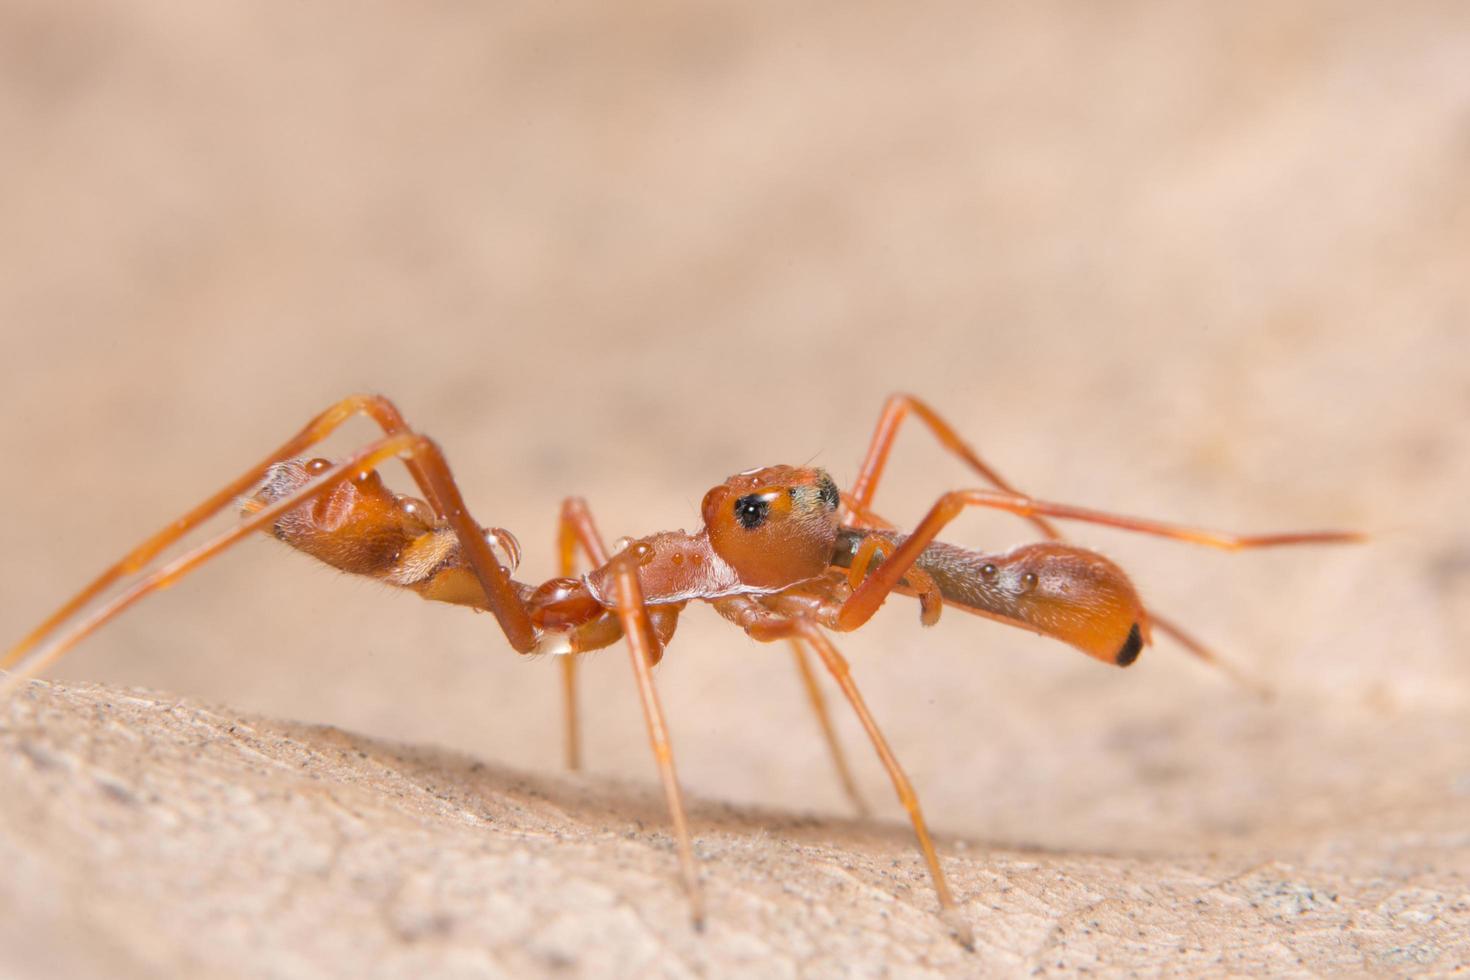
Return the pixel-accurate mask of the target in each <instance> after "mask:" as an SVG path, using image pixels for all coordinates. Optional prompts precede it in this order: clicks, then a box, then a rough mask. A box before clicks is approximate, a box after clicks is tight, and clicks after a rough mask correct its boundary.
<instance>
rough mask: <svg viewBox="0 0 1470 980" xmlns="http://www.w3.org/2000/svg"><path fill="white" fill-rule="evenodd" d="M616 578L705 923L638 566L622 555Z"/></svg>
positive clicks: (685, 870) (682, 862)
mask: <svg viewBox="0 0 1470 980" xmlns="http://www.w3.org/2000/svg"><path fill="white" fill-rule="evenodd" d="M613 571H614V579H613V580H614V583H615V585H616V591H617V597H618V609H617V614H618V619H619V620H620V621H621V622H622V625H623V634H624V636H626V637H627V639H628V654H629V656H630V658H631V659H632V661H633V674H634V677H635V678H636V679H637V682H638V696H639V697H640V698H641V699H642V701H643V720H644V722H645V723H646V724H647V726H648V742H649V745H651V746H652V747H653V757H654V759H655V761H657V763H658V773H659V778H660V779H661V780H662V781H663V785H664V799H665V800H666V801H667V803H668V805H669V817H670V818H671V819H672V821H673V824H674V840H675V842H676V844H677V845H678V848H679V870H680V872H681V874H682V876H683V880H684V891H685V893H687V894H688V896H689V911H690V915H691V916H692V917H693V919H694V928H696V929H703V928H704V897H703V895H702V893H701V891H700V887H699V871H698V869H697V868H696V867H695V865H694V844H693V842H692V841H691V840H690V837H689V821H688V818H687V817H686V816H685V814H684V796H683V794H682V793H681V792H680V790H679V776H678V774H677V773H676V772H675V771H674V748H673V745H672V744H671V743H670V742H669V730H668V725H667V724H666V723H665V721H664V712H663V708H662V707H661V706H660V705H659V701H658V689H657V688H655V687H654V684H653V665H654V664H655V663H656V662H657V661H658V659H659V656H658V654H657V653H656V652H655V648H656V647H657V645H658V638H657V637H656V636H655V635H654V632H653V624H652V623H651V622H650V621H649V619H648V608H647V607H646V606H645V605H644V604H643V589H642V587H641V586H640V585H639V584H638V566H637V565H636V564H634V561H633V559H632V557H631V556H626V555H625V557H624V558H623V560H620V561H618V562H617V563H616V565H615V566H614V569H613Z"/></svg>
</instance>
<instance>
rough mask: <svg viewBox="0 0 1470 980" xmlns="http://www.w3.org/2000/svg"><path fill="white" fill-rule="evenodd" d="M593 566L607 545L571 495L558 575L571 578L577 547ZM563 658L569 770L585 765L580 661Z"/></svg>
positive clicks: (561, 525) (564, 509) (565, 504)
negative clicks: (579, 693) (580, 695)
mask: <svg viewBox="0 0 1470 980" xmlns="http://www.w3.org/2000/svg"><path fill="white" fill-rule="evenodd" d="M578 546H580V547H581V549H582V553H583V554H585V555H586V556H587V559H588V560H589V561H590V562H591V563H592V564H593V565H594V566H600V565H605V564H607V547H606V546H605V545H604V544H603V543H602V535H601V534H599V533H598V531H597V525H596V524H595V523H594V522H593V520H592V512H591V511H590V510H589V509H588V508H587V501H585V500H583V499H582V498H581V497H568V498H567V499H566V500H563V501H562V504H561V519H560V520H559V521H558V522H557V531H556V553H557V566H558V572H557V574H559V575H561V576H562V577H563V578H570V577H571V576H572V574H573V573H574V572H575V571H576V567H577V548H578ZM558 659H559V660H560V661H561V690H562V708H563V717H564V718H565V719H566V766H567V768H568V769H572V770H577V769H581V768H582V724H581V717H580V713H579V712H578V710H577V667H578V665H579V663H580V661H579V660H578V659H577V657H576V655H575V654H570V653H569V654H566V655H565V656H562V657H559V658H558Z"/></svg>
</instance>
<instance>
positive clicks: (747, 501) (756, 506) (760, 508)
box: [735, 493, 771, 531]
mask: <svg viewBox="0 0 1470 980" xmlns="http://www.w3.org/2000/svg"><path fill="white" fill-rule="evenodd" d="M770 512H771V501H770V499H769V498H768V497H767V496H766V495H765V494H759V493H748V494H746V495H745V496H743V497H741V498H740V499H739V500H737V501H735V519H736V520H737V521H739V522H740V526H741V527H743V528H745V529H746V530H747V531H751V530H754V529H755V528H758V527H760V526H761V525H762V524H764V523H765V522H766V515H768V514H769V513H770Z"/></svg>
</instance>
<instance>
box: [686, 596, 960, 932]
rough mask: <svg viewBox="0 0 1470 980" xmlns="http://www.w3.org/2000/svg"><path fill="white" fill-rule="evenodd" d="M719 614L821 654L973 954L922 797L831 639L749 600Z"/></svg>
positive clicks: (719, 604)
mask: <svg viewBox="0 0 1470 980" xmlns="http://www.w3.org/2000/svg"><path fill="white" fill-rule="evenodd" d="M715 608H716V609H717V610H718V611H719V612H720V614H721V615H722V616H724V617H725V618H727V619H729V620H730V621H731V622H733V623H735V624H736V625H738V626H741V627H743V628H744V630H745V632H746V633H748V634H749V635H750V636H751V638H752V639H755V640H758V641H760V642H762V643H769V642H772V641H774V640H782V639H794V640H800V641H802V642H804V643H807V644H809V645H810V646H811V647H812V649H814V650H816V651H817V655H818V656H819V657H821V658H822V663H823V664H824V665H825V666H826V668H827V671H828V672H829V673H830V674H831V675H832V677H833V679H834V680H836V681H837V685H838V687H840V688H841V689H842V693H843V694H844V695H846V696H847V701H848V703H849V704H850V705H852V710H853V711H854V712H855V713H856V714H857V716H858V720H859V721H861V722H862V725H863V728H864V729H865V730H866V731H867V733H868V738H869V739H871V740H872V742H873V748H874V749H875V750H877V752H878V758H879V759H881V760H882V762H883V767H884V768H885V769H887V770H888V777H889V779H891V780H892V781H893V788H894V791H895V792H896V793H897V794H898V800H899V802H900V803H901V804H903V808H904V810H906V811H907V812H908V815H909V822H910V823H911V824H912V825H913V828H914V836H915V837H916V838H918V843H919V850H920V851H921V852H922V853H923V855H924V863H925V864H927V865H928V866H929V877H930V878H931V879H932V880H933V882H934V891H935V893H936V894H937V895H938V897H939V907H940V915H941V916H942V917H943V918H944V920H945V922H946V923H947V924H948V925H949V927H950V928H951V929H952V930H954V933H955V937H956V938H957V939H959V941H960V943H961V944H963V945H964V946H965V947H966V948H969V949H973V948H974V943H975V940H974V934H973V932H972V930H971V928H970V925H969V923H968V922H966V921H965V920H964V918H963V917H962V916H961V914H960V910H959V905H958V903H956V902H955V900H954V894H953V893H952V892H950V890H949V882H948V880H947V879H946V878H945V877H944V869H943V868H942V867H941V866H940V864H939V853H938V852H937V851H936V850H935V849H934V840H933V838H932V837H930V836H929V826H928V824H926V823H925V821H924V813H923V810H922V809H921V808H920V807H919V796H918V794H917V793H915V792H914V787H913V784H912V783H910V782H909V778H908V776H907V775H906V774H905V773H904V771H903V767H902V766H900V765H899V764H898V759H897V758H896V757H895V756H894V754H893V750H892V749H890V748H889V747H888V740H887V739H885V738H884V737H883V732H882V731H881V730H880V729H879V728H878V723H877V721H875V720H874V718H873V715H872V712H870V711H869V710H868V705H867V702H865V701H864V700H863V696H862V693H861V692H859V691H858V688H857V683H856V682H855V681H853V679H852V671H851V669H850V668H849V667H848V665H847V660H846V659H845V658H844V657H843V656H842V654H841V653H839V652H838V651H837V647H836V646H834V645H833V643H832V641H831V640H829V639H827V634H825V633H823V632H822V629H821V627H819V626H818V625H817V624H816V623H815V622H813V621H812V620H810V619H807V618H805V617H790V618H788V617H785V616H782V615H780V614H779V613H776V612H773V611H771V610H770V609H767V608H766V607H764V606H762V605H761V604H760V603H759V602H757V601H756V600H755V599H752V598H751V597H749V596H733V597H731V598H728V599H720V600H717V601H716V602H715Z"/></svg>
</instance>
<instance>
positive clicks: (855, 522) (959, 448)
mask: <svg viewBox="0 0 1470 980" xmlns="http://www.w3.org/2000/svg"><path fill="white" fill-rule="evenodd" d="M909 414H913V415H915V416H917V417H918V418H919V420H920V421H922V422H923V423H924V424H925V425H926V426H927V427H928V428H929V431H930V432H932V433H933V434H934V437H935V438H936V439H937V440H938V441H939V443H940V445H941V446H943V447H944V448H945V449H946V450H948V451H949V452H951V453H953V454H954V455H955V456H958V457H959V458H960V459H961V460H963V461H964V462H965V463H967V464H968V465H969V466H970V468H971V469H973V470H974V471H975V472H976V473H977V474H979V476H980V477H981V478H982V479H984V480H985V481H986V482H987V483H988V484H990V485H991V486H992V487H994V488H995V489H997V490H1001V491H1004V492H1007V493H1012V494H1017V495H1019V494H1020V491H1018V490H1017V489H1016V487H1015V486H1013V485H1012V484H1010V483H1008V482H1007V481H1006V480H1005V479H1004V478H1002V477H1001V475H1000V474H999V473H998V472H996V471H995V470H994V469H993V468H992V467H991V466H989V465H988V464H986V463H985V462H984V461H983V460H981V459H980V457H979V456H977V455H976V454H975V451H974V450H973V449H971V448H970V447H969V445H968V444H967V443H966V442H965V441H964V440H963V439H961V438H960V437H959V434H958V433H957V432H956V431H955V429H954V427H953V426H951V425H950V424H949V423H948V422H946V421H945V420H944V419H943V418H942V417H941V416H940V415H939V413H937V412H935V411H934V410H933V409H932V408H930V407H929V406H928V405H927V404H925V403H924V402H923V401H921V400H919V399H918V398H915V397H914V396H913V395H907V394H902V393H899V394H894V395H890V396H889V397H888V400H887V402H885V403H884V405H883V412H882V414H881V415H880V416H879V417H878V425H877V428H876V429H875V430H874V432H873V438H872V441H871V443H870V444H869V446H868V452H867V455H866V456H865V457H864V459H863V464H862V466H861V468H860V469H859V471H858V477H857V480H856V481H855V482H854V484H853V488H852V490H851V491H850V492H848V493H844V494H843V496H842V502H843V513H844V517H843V523H844V524H847V525H848V526H858V527H870V528H877V529H892V528H893V527H894V525H893V524H892V523H890V522H889V521H886V520H884V519H883V518H882V517H879V516H878V515H877V514H876V513H874V512H873V511H872V510H871V509H870V504H871V502H872V499H873V494H874V493H875V492H876V491H877V487H878V481H879V480H880V479H881V477H882V475H883V470H884V467H885V466H886V465H887V462H888V454H889V452H890V451H891V450H892V449H893V443H894V442H895V441H896V440H897V438H898V430H899V426H900V425H901V424H902V422H903V420H904V419H905V418H906V417H907V416H908V415H909ZM1026 519H1027V520H1029V521H1031V523H1032V524H1034V525H1035V526H1036V527H1037V528H1038V529H1039V530H1040V531H1041V532H1042V533H1043V534H1044V535H1046V537H1047V538H1048V539H1050V540H1053V541H1065V540H1066V538H1065V537H1064V536H1063V535H1062V534H1061V533H1060V532H1059V531H1057V529H1056V527H1055V525H1053V524H1052V523H1051V522H1050V521H1047V520H1046V519H1045V518H1042V517H1039V516H1037V515H1030V516H1028V517H1027V518H1026ZM1149 618H1150V619H1151V620H1152V622H1153V624H1154V625H1155V626H1157V627H1158V628H1159V631H1160V632H1162V633H1165V634H1167V635H1169V636H1171V637H1173V638H1174V640H1175V642H1177V643H1178V644H1179V645H1180V646H1182V647H1184V649H1185V650H1187V651H1188V652H1189V653H1190V654H1191V655H1192V656H1194V657H1196V658H1197V659H1199V660H1201V661H1203V662H1205V663H1207V664H1209V665H1210V666H1212V667H1215V668H1217V669H1219V670H1221V671H1223V672H1224V673H1225V674H1226V675H1228V676H1229V677H1231V678H1232V679H1233V680H1235V681H1236V682H1237V683H1239V684H1241V685H1243V686H1245V687H1247V688H1249V689H1251V690H1253V691H1255V692H1256V693H1257V694H1259V695H1260V696H1262V697H1269V696H1270V693H1271V692H1270V689H1269V688H1268V687H1267V686H1266V685H1265V684H1264V683H1263V682H1261V681H1260V680H1258V679H1255V678H1252V677H1250V676H1249V675H1248V674H1247V673H1246V672H1245V671H1243V670H1241V669H1240V668H1239V667H1237V666H1235V665H1233V664H1232V663H1231V662H1230V661H1228V660H1225V659H1223V658H1222V657H1220V656H1219V654H1217V653H1216V652H1215V651H1214V650H1212V649H1211V648H1210V647H1209V646H1207V645H1206V644H1205V643H1203V642H1202V641H1200V640H1199V639H1197V638H1195V637H1194V636H1192V635H1191V634H1189V633H1188V632H1186V631H1185V630H1184V629H1183V628H1181V627H1180V626H1178V625H1177V624H1175V623H1174V622H1173V621H1172V620H1170V619H1165V618H1164V617H1162V616H1160V615H1158V614H1157V613H1155V612H1154V611H1153V610H1149Z"/></svg>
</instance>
